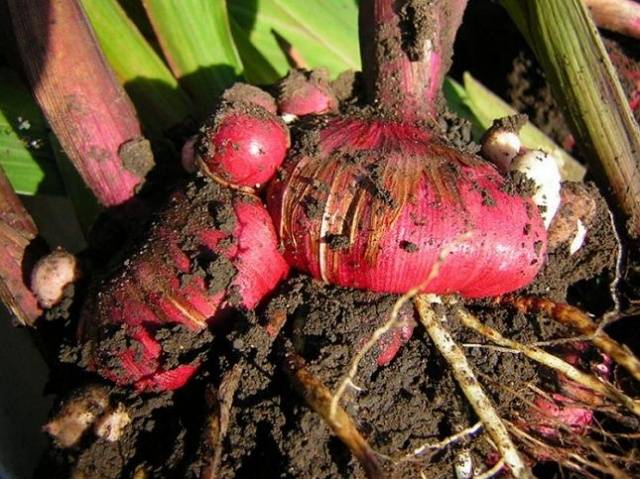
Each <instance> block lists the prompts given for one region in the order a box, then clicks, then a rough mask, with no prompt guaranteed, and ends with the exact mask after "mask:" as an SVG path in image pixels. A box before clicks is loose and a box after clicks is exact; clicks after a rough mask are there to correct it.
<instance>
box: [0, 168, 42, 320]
mask: <svg viewBox="0 0 640 479" xmlns="http://www.w3.org/2000/svg"><path fill="white" fill-rule="evenodd" d="M37 234H38V230H37V228H36V225H35V223H34V222H33V220H32V219H31V216H29V213H27V210H25V209H24V207H23V206H22V203H21V202H20V199H19V198H18V197H17V196H16V194H15V193H14V192H13V189H12V188H11V185H10V184H9V181H8V180H7V177H6V176H5V175H4V172H3V171H2V169H0V248H1V249H2V255H1V256H0V300H2V302H3V303H4V305H5V306H6V307H7V309H8V310H9V311H10V312H11V313H13V315H14V316H15V317H16V319H17V320H18V322H19V323H20V324H22V325H29V326H30V325H32V324H33V323H34V322H35V320H36V319H37V318H38V317H39V316H40V314H42V310H41V309H40V307H39V306H38V303H37V301H36V299H35V297H34V296H33V294H31V291H29V289H28V288H27V285H26V284H25V280H24V271H23V269H24V263H25V256H26V254H25V253H26V250H27V248H28V247H29V245H30V244H31V242H32V241H33V240H34V239H35V237H36V235H37Z"/></svg>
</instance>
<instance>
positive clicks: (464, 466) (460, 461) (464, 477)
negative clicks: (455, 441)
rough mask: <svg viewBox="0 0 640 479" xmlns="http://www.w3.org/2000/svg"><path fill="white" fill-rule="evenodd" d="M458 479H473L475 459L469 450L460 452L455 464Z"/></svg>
mask: <svg viewBox="0 0 640 479" xmlns="http://www.w3.org/2000/svg"><path fill="white" fill-rule="evenodd" d="M453 471H454V472H455V475H456V479H471V478H472V477H473V458H472V457H471V453H470V452H469V450H468V449H464V450H462V451H460V452H459V453H458V454H457V455H456V458H455V461H454V463H453Z"/></svg>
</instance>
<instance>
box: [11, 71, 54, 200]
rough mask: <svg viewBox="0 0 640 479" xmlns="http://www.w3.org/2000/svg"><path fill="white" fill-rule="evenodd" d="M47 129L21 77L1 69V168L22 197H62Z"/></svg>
mask: <svg viewBox="0 0 640 479" xmlns="http://www.w3.org/2000/svg"><path fill="white" fill-rule="evenodd" d="M47 134H48V126H47V123H46V121H45V119H44V117H43V116H42V113H41V112H40V110H39V108H38V105H36V102H35V101H34V100H33V97H32V96H31V94H30V93H29V90H28V89H27V88H26V86H25V85H23V84H22V82H21V81H20V79H19V78H18V75H16V74H15V73H14V72H13V71H11V70H9V69H7V68H0V166H1V167H2V169H3V170H4V171H5V173H6V175H7V178H8V179H9V182H10V183H11V186H12V187H13V189H14V190H15V191H16V192H17V193H19V194H23V195H34V194H36V193H47V194H55V195H63V194H64V187H63V184H62V181H61V179H60V176H59V173H58V170H57V168H56V164H55V160H54V158H53V152H52V151H51V146H50V145H49V142H48V138H47Z"/></svg>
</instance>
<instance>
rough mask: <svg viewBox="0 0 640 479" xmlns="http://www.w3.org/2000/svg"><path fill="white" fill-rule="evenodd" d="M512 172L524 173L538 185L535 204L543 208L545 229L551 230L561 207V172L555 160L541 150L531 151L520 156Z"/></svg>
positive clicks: (514, 163) (534, 199) (512, 167)
mask: <svg viewBox="0 0 640 479" xmlns="http://www.w3.org/2000/svg"><path fill="white" fill-rule="evenodd" d="M511 170H515V171H519V172H521V173H523V174H524V175H525V176H526V177H527V178H529V179H531V180H532V181H533V182H534V183H535V185H536V192H535V194H534V195H533V202H534V203H535V204H536V205H538V206H540V207H541V208H542V210H543V211H542V212H541V215H542V219H543V220H544V226H545V228H547V229H548V228H549V225H550V224H551V220H553V217H554V215H555V214H556V211H558V207H559V206H560V182H561V177H560V171H559V170H558V165H557V163H556V161H555V159H554V158H553V157H552V156H551V155H549V154H548V153H545V152H544V151H541V150H529V151H527V152H525V153H524V154H522V155H518V156H517V157H516V158H515V160H514V161H513V163H512V165H511Z"/></svg>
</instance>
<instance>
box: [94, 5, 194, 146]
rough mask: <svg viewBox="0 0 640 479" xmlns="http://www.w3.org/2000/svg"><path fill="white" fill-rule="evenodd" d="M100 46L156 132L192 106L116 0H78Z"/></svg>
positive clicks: (146, 122)
mask: <svg viewBox="0 0 640 479" xmlns="http://www.w3.org/2000/svg"><path fill="white" fill-rule="evenodd" d="M82 4H83V6H84V9H85V11H86V13H87V16H88V17H89V20H90V21H91V25H92V26H93V29H94V30H95V32H96V34H97V36H98V40H99V41H100V47H101V48H102V51H103V52H104V54H105V56H106V57H107V59H108V60H109V63H110V64H111V67H112V68H113V69H114V71H115V73H116V75H117V76H118V79H119V80H120V82H121V83H122V84H123V85H124V87H125V89H126V91H127V93H128V94H129V96H130V97H131V100H132V101H133V103H134V104H135V106H136V109H137V111H138V114H139V116H140V119H141V120H142V123H143V124H144V126H145V127H146V130H148V131H149V130H150V131H152V132H154V133H156V134H158V133H161V132H163V131H165V130H167V129H169V128H171V127H172V126H175V125H177V124H179V123H180V122H182V121H183V120H184V119H185V118H186V117H187V116H189V115H190V114H191V113H192V109H193V105H192V104H191V101H190V100H189V97H188V96H187V94H186V93H185V92H184V90H182V88H180V86H179V85H178V81H177V80H176V79H175V77H174V76H173V75H172V74H171V72H170V71H169V69H168V68H167V66H166V65H165V64H164V63H163V61H162V60H161V59H160V57H159V56H158V55H157V54H156V52H155V51H154V50H153V48H151V46H150V45H149V43H148V42H147V40H146V39H145V38H144V37H143V36H142V34H141V33H140V31H139V30H138V28H137V27H136V26H135V24H134V23H133V22H132V21H131V20H130V19H129V17H127V14H126V13H125V11H124V10H123V9H122V7H120V5H119V4H118V2H117V1H116V0H82Z"/></svg>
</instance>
